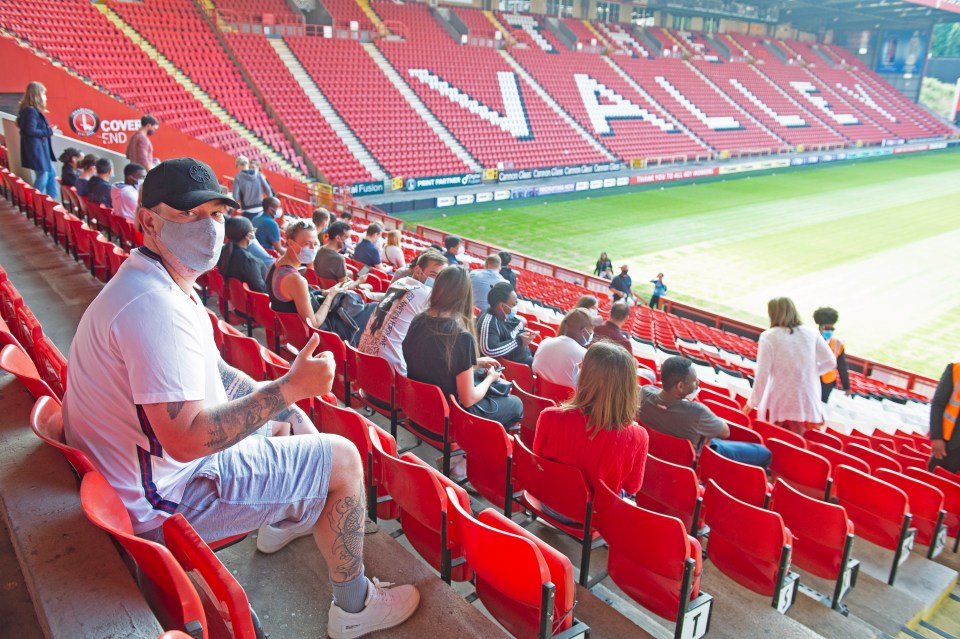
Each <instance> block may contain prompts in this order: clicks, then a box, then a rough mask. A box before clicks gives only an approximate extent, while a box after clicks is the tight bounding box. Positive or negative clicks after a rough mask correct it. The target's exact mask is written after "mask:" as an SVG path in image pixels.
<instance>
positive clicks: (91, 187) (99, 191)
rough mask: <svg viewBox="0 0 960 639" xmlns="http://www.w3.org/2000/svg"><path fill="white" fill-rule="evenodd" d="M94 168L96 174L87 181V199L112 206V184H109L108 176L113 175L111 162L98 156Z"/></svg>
mask: <svg viewBox="0 0 960 639" xmlns="http://www.w3.org/2000/svg"><path fill="white" fill-rule="evenodd" d="M96 168H97V174H96V175H94V176H93V177H92V178H90V181H89V182H88V183H87V200H89V201H90V202H95V203H98V204H103V205H104V206H110V207H112V206H113V198H112V197H111V196H112V194H113V185H112V184H110V178H111V177H113V162H111V161H110V160H108V159H107V158H100V159H99V160H97V167H96Z"/></svg>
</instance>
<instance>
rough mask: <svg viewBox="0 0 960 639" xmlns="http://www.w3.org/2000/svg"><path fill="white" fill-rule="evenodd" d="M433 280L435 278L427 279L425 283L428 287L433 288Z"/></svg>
mask: <svg viewBox="0 0 960 639" xmlns="http://www.w3.org/2000/svg"><path fill="white" fill-rule="evenodd" d="M433 280H434V278H432V277H428V278H427V281H426V282H424V283H423V285H424V286H426V287H427V288H433Z"/></svg>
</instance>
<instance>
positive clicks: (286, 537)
mask: <svg viewBox="0 0 960 639" xmlns="http://www.w3.org/2000/svg"><path fill="white" fill-rule="evenodd" d="M311 533H313V525H312V524H311V525H310V526H306V527H305V528H299V527H296V528H277V527H275V526H271V525H270V524H265V525H263V526H260V530H258V531H257V550H259V551H260V552H262V553H265V554H268V555H269V554H271V553H275V552H277V551H278V550H281V549H282V548H285V547H286V545H287V544H289V543H290V542H291V541H293V540H294V539H299V538H300V537H306V536H307V535H309V534H311Z"/></svg>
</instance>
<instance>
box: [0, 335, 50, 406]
mask: <svg viewBox="0 0 960 639" xmlns="http://www.w3.org/2000/svg"><path fill="white" fill-rule="evenodd" d="M0 368H2V369H3V370H5V371H7V372H8V373H10V374H12V375H15V376H16V378H17V379H18V380H19V381H20V383H21V384H23V385H24V386H26V388H27V390H28V391H30V394H31V395H33V397H34V399H40V398H41V397H44V396H50V397H57V394H56V393H55V392H54V391H53V389H52V388H50V385H49V384H47V383H46V382H45V381H43V379H42V378H41V377H40V372H39V371H38V370H37V367H36V365H35V364H34V363H33V361H32V360H31V359H30V357H28V356H27V354H26V353H25V352H23V349H22V348H20V347H19V346H18V345H15V344H7V345H6V346H4V347H3V350H2V351H0Z"/></svg>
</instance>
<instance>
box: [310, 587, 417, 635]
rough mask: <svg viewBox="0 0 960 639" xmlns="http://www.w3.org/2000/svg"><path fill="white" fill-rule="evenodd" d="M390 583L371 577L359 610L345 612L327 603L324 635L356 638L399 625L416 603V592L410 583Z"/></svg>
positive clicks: (407, 617) (410, 612) (407, 616)
mask: <svg viewBox="0 0 960 639" xmlns="http://www.w3.org/2000/svg"><path fill="white" fill-rule="evenodd" d="M390 586H393V584H391V583H387V582H382V583H381V582H380V580H379V579H377V578H376V577H374V578H373V579H371V580H370V585H369V586H367V600H366V601H365V602H364V604H363V605H364V608H363V610H361V611H360V612H346V611H344V610H343V609H342V608H339V607H337V605H336V604H335V603H333V602H331V603H330V614H329V615H328V617H327V636H328V637H330V639H356V638H357V637H363V636H365V635H368V634H370V633H371V632H376V631H377V630H383V629H384V628H392V627H394V626H399V625H400V624H402V623H403V622H404V621H406V620H407V619H409V618H410V615H412V614H413V613H414V611H415V610H416V609H417V606H418V605H419V604H420V591H419V590H417V589H416V587H414V586H411V585H404V586H396V587H393V588H390Z"/></svg>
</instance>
